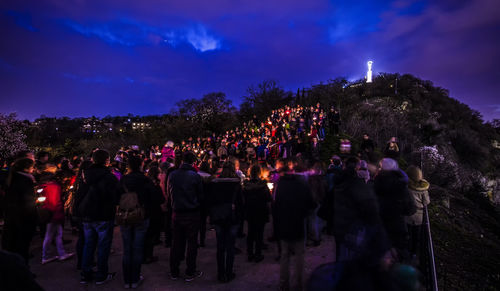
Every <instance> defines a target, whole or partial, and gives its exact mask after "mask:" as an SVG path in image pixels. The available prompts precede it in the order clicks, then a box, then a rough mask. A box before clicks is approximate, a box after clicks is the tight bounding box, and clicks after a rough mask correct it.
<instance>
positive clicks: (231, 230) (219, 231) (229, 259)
mask: <svg viewBox="0 0 500 291" xmlns="http://www.w3.org/2000/svg"><path fill="white" fill-rule="evenodd" d="M207 205H208V207H209V214H210V223H211V224H213V225H214V226H215V231H216V238H217V279H218V280H219V281H220V282H229V281H231V280H233V279H234V278H235V276H236V275H235V274H234V273H233V264H234V253H235V243H236V234H237V232H238V226H239V224H240V222H241V221H242V220H243V196H242V193H241V183H240V179H239V177H238V175H237V174H236V170H235V167H234V164H233V163H232V162H229V161H228V162H225V163H224V165H223V167H222V172H221V174H220V176H219V177H217V178H215V179H213V180H212V182H211V183H210V185H209V192H208V195H207Z"/></svg>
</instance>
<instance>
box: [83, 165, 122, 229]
mask: <svg viewBox="0 0 500 291" xmlns="http://www.w3.org/2000/svg"><path fill="white" fill-rule="evenodd" d="M117 187H118V179H117V178H116V177H115V175H113V174H112V173H111V171H110V169H109V168H107V167H104V166H99V165H95V164H94V165H91V166H90V167H89V168H88V169H87V170H85V171H84V172H83V179H82V181H81V184H80V185H79V187H78V191H77V195H76V196H77V197H76V199H75V205H74V207H75V210H77V212H76V213H74V215H76V216H77V217H82V218H83V220H84V221H87V222H94V221H113V220H114V218H115V212H116V194H117V189H118V188H117ZM77 201H78V202H77Z"/></svg>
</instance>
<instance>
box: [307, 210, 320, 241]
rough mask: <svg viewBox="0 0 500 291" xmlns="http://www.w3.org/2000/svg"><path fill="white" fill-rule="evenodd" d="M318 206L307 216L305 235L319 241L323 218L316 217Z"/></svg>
mask: <svg viewBox="0 0 500 291" xmlns="http://www.w3.org/2000/svg"><path fill="white" fill-rule="evenodd" d="M319 208H320V206H319V205H318V206H317V207H316V208H315V209H314V210H313V212H312V213H311V214H310V215H309V216H308V217H307V236H308V238H309V239H310V240H312V241H315V242H319V241H321V230H322V228H323V220H322V219H321V218H319V217H318V210H319Z"/></svg>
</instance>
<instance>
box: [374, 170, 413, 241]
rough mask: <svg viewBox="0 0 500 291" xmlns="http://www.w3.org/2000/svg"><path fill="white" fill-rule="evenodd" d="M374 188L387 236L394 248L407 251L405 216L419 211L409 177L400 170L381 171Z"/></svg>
mask: <svg viewBox="0 0 500 291" xmlns="http://www.w3.org/2000/svg"><path fill="white" fill-rule="evenodd" d="M374 186H375V193H376V195H377V199H378V202H379V206H380V216H381V218H382V222H383V224H384V227H385V230H386V231H387V235H388V236H389V239H390V240H391V242H392V244H393V246H394V247H396V248H400V249H405V248H406V246H407V241H408V229H407V227H406V222H405V216H410V215H413V214H414V213H415V212H416V210H417V208H416V206H415V201H414V200H413V197H412V195H410V193H409V191H408V183H407V177H406V176H405V175H404V174H403V173H402V172H401V171H399V170H397V171H381V172H380V173H379V174H378V175H377V176H376V177H375V181H374Z"/></svg>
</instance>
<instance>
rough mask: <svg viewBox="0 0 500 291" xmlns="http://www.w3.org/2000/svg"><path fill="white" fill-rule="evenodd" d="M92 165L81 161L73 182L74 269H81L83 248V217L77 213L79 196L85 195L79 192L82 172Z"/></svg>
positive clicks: (82, 182) (82, 183)
mask: <svg viewBox="0 0 500 291" xmlns="http://www.w3.org/2000/svg"><path fill="white" fill-rule="evenodd" d="M91 165H92V162H91V161H89V160H86V161H83V162H82V164H81V165H80V168H79V169H78V174H77V175H76V181H75V192H74V195H73V196H72V198H71V199H72V202H71V204H72V206H71V208H70V209H71V219H72V220H73V221H74V223H75V225H76V228H77V231H78V239H77V241H76V245H75V250H76V269H77V270H81V269H82V261H83V248H84V246H85V232H84V231H83V217H82V215H81V214H80V212H79V207H78V206H79V203H80V202H81V199H82V197H81V195H82V194H85V193H81V191H79V189H80V187H82V186H83V185H84V180H83V172H84V171H85V170H87V169H88V168H89V167H90V166H91Z"/></svg>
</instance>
